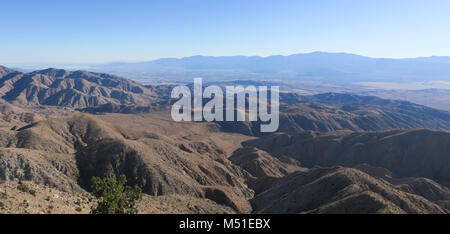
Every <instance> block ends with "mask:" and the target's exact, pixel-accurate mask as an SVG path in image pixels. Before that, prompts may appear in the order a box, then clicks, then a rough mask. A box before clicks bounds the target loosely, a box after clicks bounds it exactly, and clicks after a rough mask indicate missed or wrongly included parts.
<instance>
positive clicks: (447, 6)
mask: <svg viewBox="0 0 450 234" xmlns="http://www.w3.org/2000/svg"><path fill="white" fill-rule="evenodd" d="M195 3H196V4H193V3H192V2H191V1H182V0H179V1H175V0H171V1H164V2H151V1H139V0H134V1H127V2H126V3H125V2H111V1H104V0H98V1H84V0H81V1H52V0H43V1H39V2H37V1H10V0H6V1H4V2H2V8H3V9H4V11H3V13H2V14H1V15H0V20H1V21H2V22H5V23H4V25H3V27H2V36H1V37H0V51H2V53H1V54H0V64H5V65H9V66H11V65H13V66H21V65H24V64H29V65H36V64H98V63H109V62H114V61H118V62H129V61H151V60H155V59H158V58H173V57H175V58H182V57H189V56H192V55H205V56H234V55H248V56H263V57H266V56H271V55H289V54H297V53H310V52H314V51H326V52H346V53H352V54H358V55H363V56H368V57H374V58H415V57H429V56H450V48H449V47H448V46H447V43H448V41H450V33H449V32H448V30H442V29H443V28H449V27H450V17H449V16H448V12H449V11H450V2H448V1H443V0H434V1H427V2H424V1H419V0H413V1H411V0H410V1H404V0H401V1H389V0H383V1H376V2H373V1H352V0H343V1H339V2H335V1H331V0H320V1H314V2H311V1H292V0H284V1H258V2H257V3H255V2H253V1H235V0H232V1H226V2H222V1H201V0H199V1H196V2H195Z"/></svg>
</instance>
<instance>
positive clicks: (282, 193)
mask: <svg viewBox="0 0 450 234" xmlns="http://www.w3.org/2000/svg"><path fill="white" fill-rule="evenodd" d="M251 203H252V206H253V208H254V212H256V213H445V212H446V211H445V210H444V209H443V208H441V207H439V206H438V205H436V204H434V203H432V202H430V201H427V200H426V199H425V198H423V197H421V196H417V195H413V194H410V193H406V192H403V191H401V190H400V189H398V188H396V187H394V186H393V185H391V184H389V183H388V182H385V181H383V180H378V179H376V178H374V177H372V176H369V175H368V174H365V173H363V172H362V171H360V170H356V169H351V168H342V167H335V168H313V169H310V170H309V171H307V172H296V173H293V174H291V175H289V176H287V177H285V178H282V179H279V180H278V181H277V182H276V183H274V186H273V187H271V188H270V189H268V190H266V191H264V192H263V193H260V194H259V195H257V196H256V197H255V198H253V199H252V200H251Z"/></svg>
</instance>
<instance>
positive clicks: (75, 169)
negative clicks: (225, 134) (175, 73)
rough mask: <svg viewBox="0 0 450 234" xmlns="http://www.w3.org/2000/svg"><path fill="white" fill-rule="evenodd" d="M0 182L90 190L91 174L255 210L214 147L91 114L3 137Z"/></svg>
mask: <svg viewBox="0 0 450 234" xmlns="http://www.w3.org/2000/svg"><path fill="white" fill-rule="evenodd" d="M0 149H1V152H0V168H1V171H0V178H2V179H3V180H6V181H22V180H23V181H33V182H35V183H38V184H44V185H46V186H52V187H55V188H57V189H59V190H62V191H67V192H80V191H83V190H89V181H90V178H91V177H92V176H101V177H103V176H105V175H107V174H116V175H119V174H125V175H126V176H127V178H128V181H129V182H130V183H131V184H137V185H139V186H140V187H142V189H143V191H144V192H145V193H146V194H148V195H154V196H161V195H170V194H176V195H183V196H187V197H192V198H193V199H197V198H203V199H204V198H207V199H209V200H212V201H214V202H216V203H217V204H218V205H225V206H228V207H230V208H231V209H233V210H234V211H235V212H243V213H248V212H250V211H251V208H250V205H249V203H248V199H250V198H251V197H252V194H253V193H252V191H251V190H250V189H248V188H247V186H246V184H245V183H244V179H243V178H244V177H245V176H246V173H245V171H243V170H242V169H240V168H239V167H237V166H235V165H233V164H232V163H230V162H229V161H228V160H227V159H226V157H225V155H224V154H223V152H222V151H221V150H220V149H218V148H217V146H215V145H209V144H208V143H199V142H197V143H196V142H189V141H185V142H179V141H174V140H173V139H171V138H170V137H166V136H162V135H158V134H150V133H148V134H145V135H141V136H139V137H137V138H136V137H134V136H132V135H128V134H127V133H125V132H123V131H121V130H118V128H116V127H115V126H112V125H110V124H108V123H105V122H103V121H100V120H98V119H96V118H94V117H90V116H87V115H79V116H75V117H70V118H60V119H50V120H46V121H41V122H37V123H34V124H31V125H28V126H26V127H23V128H20V129H18V130H9V131H1V132H0Z"/></svg>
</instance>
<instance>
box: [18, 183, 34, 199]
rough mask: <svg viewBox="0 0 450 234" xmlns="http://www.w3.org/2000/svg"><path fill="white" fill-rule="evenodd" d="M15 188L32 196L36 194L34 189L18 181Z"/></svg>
mask: <svg viewBox="0 0 450 234" xmlns="http://www.w3.org/2000/svg"><path fill="white" fill-rule="evenodd" d="M17 189H18V190H20V191H21V192H24V193H29V194H31V195H33V196H36V190H33V189H30V188H29V187H28V186H27V185H26V184H23V183H20V184H19V185H18V186H17Z"/></svg>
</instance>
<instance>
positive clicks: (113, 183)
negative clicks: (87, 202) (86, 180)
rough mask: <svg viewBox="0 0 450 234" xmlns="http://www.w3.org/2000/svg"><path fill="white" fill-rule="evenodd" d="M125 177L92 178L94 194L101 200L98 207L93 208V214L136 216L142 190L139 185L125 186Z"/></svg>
mask: <svg viewBox="0 0 450 234" xmlns="http://www.w3.org/2000/svg"><path fill="white" fill-rule="evenodd" d="M126 182H127V179H126V176H125V175H120V176H119V179H118V180H117V179H116V177H115V176H109V177H106V178H103V179H102V178H99V177H92V179H91V188H92V194H93V195H94V196H95V197H96V198H97V199H99V202H98V204H97V207H92V209H91V213H93V214H136V213H138V210H137V208H136V201H138V200H140V199H141V198H142V190H141V188H139V187H138V186H137V185H135V186H134V187H131V186H125V184H126Z"/></svg>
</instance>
